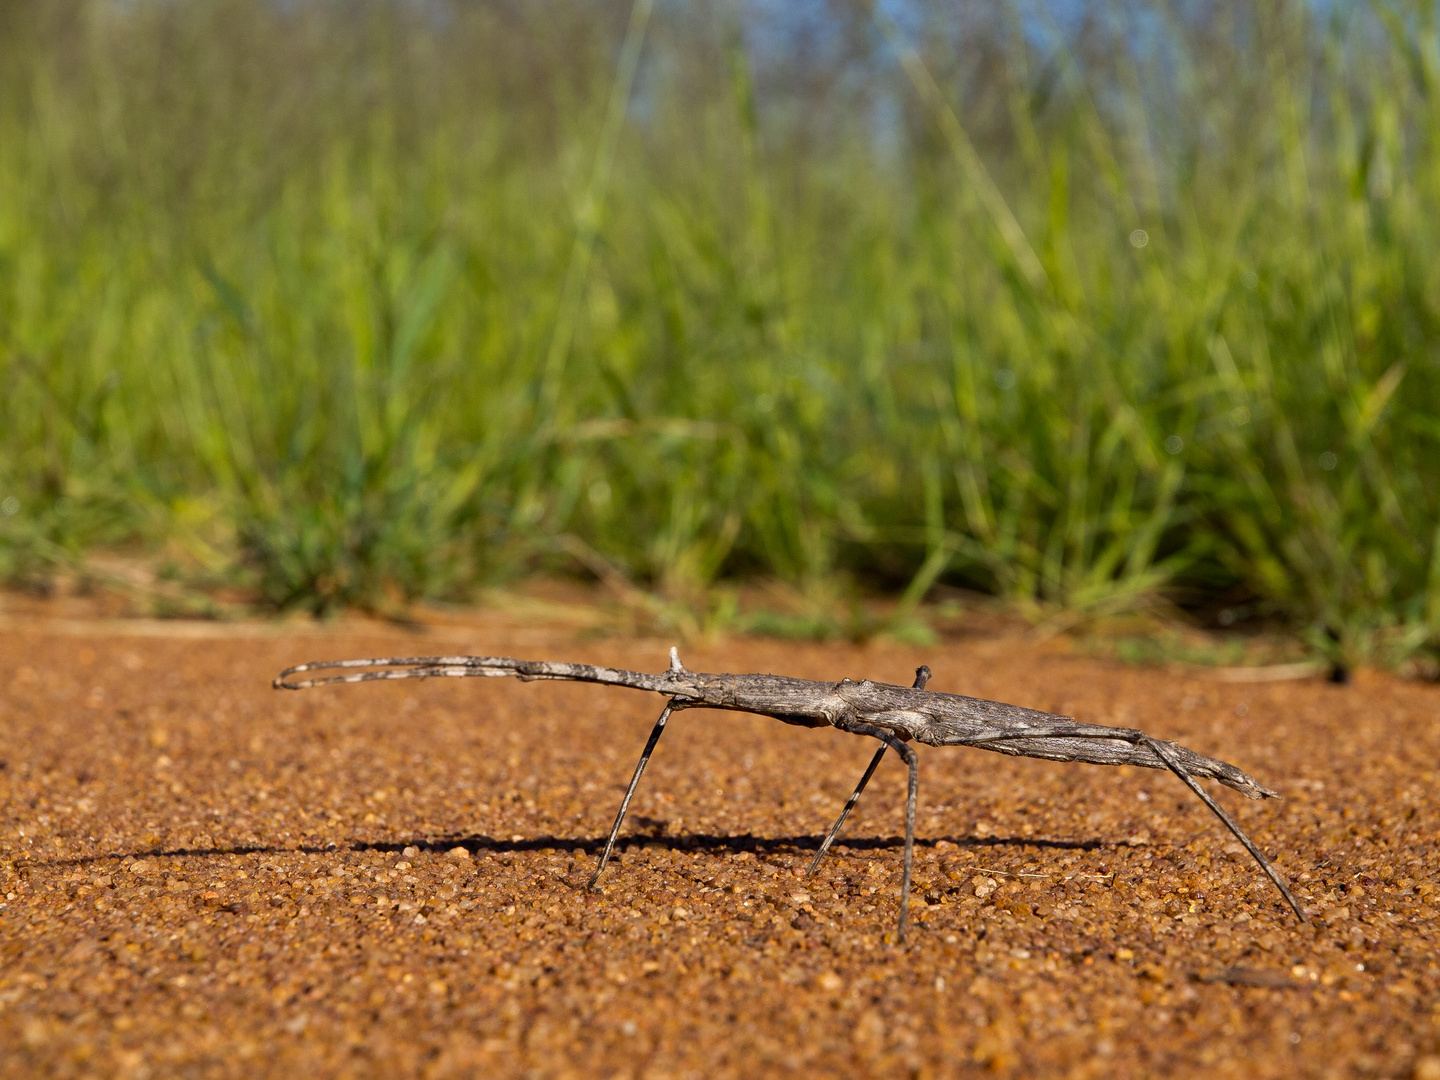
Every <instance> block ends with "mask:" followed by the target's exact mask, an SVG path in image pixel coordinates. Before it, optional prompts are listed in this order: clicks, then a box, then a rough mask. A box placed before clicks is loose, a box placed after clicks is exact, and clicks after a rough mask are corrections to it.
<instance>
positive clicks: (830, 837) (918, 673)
mask: <svg viewBox="0 0 1440 1080" xmlns="http://www.w3.org/2000/svg"><path fill="white" fill-rule="evenodd" d="M929 681H930V668H929V667H927V666H926V665H924V664H921V665H920V666H919V667H918V668H916V669H915V689H916V690H924V689H925V684H926V683H927V682H929ZM886 749H888V748H887V747H886V746H883V745H882V746H881V747H880V749H879V750H876V751H875V756H874V757H873V758H871V759H870V764H869V765H868V766H867V767H866V769H865V775H864V776H862V777H860V782H859V783H858V784H856V785H855V790H854V792H853V793H851V795H850V798H849V800H848V801H847V802H846V803H845V806H844V808H843V809H841V811H840V816H839V817H838V818H836V819H835V824H834V825H831V826H830V831H829V832H828V833H826V834H825V839H824V840H822V841H821V842H820V850H819V851H817V852H816V853H815V858H813V859H811V860H810V869H808V870H806V871H805V876H806V877H807V878H808V877H809V876H810V875H811V874H813V873H815V868H816V867H818V866H819V865H820V860H821V859H823V858H825V853H826V852H827V851H829V850H830V845H831V844H833V843H835V837H837V836H839V835H840V827H841V826H842V825H844V824H845V819H846V818H847V817H849V816H850V811H851V810H854V809H855V804H856V803H857V802H859V801H860V793H861V792H862V791H864V790H865V785H866V784H868V783H870V777H872V776H874V775H875V770H876V768H877V767H878V766H879V765H880V759H881V758H883V757H884V756H885V751H886Z"/></svg>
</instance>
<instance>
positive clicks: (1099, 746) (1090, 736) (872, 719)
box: [275, 649, 1305, 939]
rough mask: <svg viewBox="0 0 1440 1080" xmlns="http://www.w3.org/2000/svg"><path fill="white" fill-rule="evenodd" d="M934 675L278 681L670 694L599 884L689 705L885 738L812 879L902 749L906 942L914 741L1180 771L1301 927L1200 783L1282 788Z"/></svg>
mask: <svg viewBox="0 0 1440 1080" xmlns="http://www.w3.org/2000/svg"><path fill="white" fill-rule="evenodd" d="M336 668H341V669H345V668H350V669H359V670H355V671H352V672H350V673H348V674H343V675H329V676H322V677H320V678H312V679H306V680H301V681H298V682H297V681H293V680H292V678H291V677H292V676H294V675H298V674H301V673H303V672H309V671H316V670H327V669H328V670H333V669H336ZM929 675H930V669H929V668H924V667H922V668H920V669H919V671H917V672H916V680H915V685H914V686H909V687H907V686H895V685H891V684H888V683H876V682H871V681H869V680H868V679H867V680H865V681H863V682H853V681H851V680H850V679H842V680H841V681H840V682H837V683H828V682H814V681H811V680H808V679H792V678H788V677H786V676H782V675H758V674H757V675H734V674H711V673H706V672H698V671H689V670H687V669H686V668H685V667H684V666H683V665H682V664H681V663H680V658H679V656H678V654H677V653H676V651H675V650H674V649H672V650H671V651H670V669H669V670H668V671H664V672H660V673H655V674H651V673H648V672H640V671H624V670H621V669H618V668H604V667H593V666H590V665H588V664H565V663H553V662H549V661H530V660H515V659H511V658H509V657H499V656H419V657H389V658H382V659H374V660H336V661H323V662H320V663H312V664H301V665H299V666H297V667H292V668H288V669H287V670H286V671H284V672H282V673H281V675H280V677H279V678H277V679H276V680H275V686H276V687H277V688H284V689H290V690H300V689H303V688H305V687H308V686H317V685H323V684H326V683H345V682H369V681H373V680H382V679H426V678H437V677H450V678H493V677H505V676H511V677H515V678H519V679H522V680H526V681H538V680H563V681H567V682H591V683H599V684H602V685H607V686H622V687H627V688H630V689H635V690H649V691H653V692H655V693H658V694H663V695H665V696H666V697H667V698H669V701H668V703H667V704H666V706H665V710H664V712H662V713H661V715H660V719H659V720H658V721H657V722H656V724H655V728H654V730H653V731H652V732H651V735H650V740H649V742H648V744H647V745H646V748H645V751H644V753H643V754H642V756H641V758H640V762H639V764H638V765H637V766H636V769H635V774H634V777H633V778H632V779H631V782H630V788H629V790H628V791H627V792H626V795H625V799H624V801H623V802H622V804H621V807H620V812H619V814H618V815H617V816H616V819H615V825H614V827H613V828H612V830H611V833H610V838H609V842H608V843H607V844H606V847H605V850H604V853H603V854H602V855H601V857H600V862H599V866H598V867H597V868H596V871H595V875H594V877H592V878H591V884H592V885H593V884H594V882H595V880H596V879H597V878H598V877H599V876H600V872H601V871H602V870H603V869H604V867H605V864H606V861H607V860H608V859H609V856H610V852H611V850H612V849H613V847H614V844H615V839H616V837H617V836H618V835H619V831H620V826H621V823H622V822H623V821H624V818H625V813H626V811H627V809H628V807H629V805H630V799H631V797H632V796H633V795H634V792H635V788H636V785H637V784H638V783H639V780H640V776H641V774H642V773H643V771H644V769H645V764H646V762H647V761H648V760H649V758H650V754H651V752H652V751H653V750H654V748H655V745H656V743H658V741H659V739H660V735H661V734H662V733H663V731H664V729H665V724H666V722H667V721H668V719H669V717H670V715H671V714H672V713H673V712H677V711H680V710H683V709H696V708H707V709H723V710H729V711H734V712H747V713H756V714H759V715H762V716H769V717H772V718H774V719H776V720H779V721H781V722H782V723H786V724H795V725H799V726H801V727H812V728H818V727H834V728H838V729H840V730H842V731H847V732H852V733H854V734H860V735H868V736H871V737H872V738H876V739H879V740H880V741H881V743H882V746H881V748H880V750H879V751H877V753H876V755H875V759H874V760H873V761H872V762H871V764H870V767H869V769H867V770H866V773H865V775H864V777H863V778H862V779H861V781H860V784H859V785H858V786H857V788H856V790H855V794H854V795H852V796H851V799H850V801H849V802H848V803H847V804H846V806H845V809H844V811H843V812H842V813H841V815H840V818H839V820H837V821H836V822H835V825H834V826H833V827H832V829H831V830H830V833H829V835H828V836H827V837H826V838H825V841H824V843H823V844H822V845H821V848H820V852H819V854H817V855H816V857H815V861H814V862H813V863H812V864H811V867H810V871H811V872H812V873H813V872H814V870H815V867H816V866H817V865H818V864H819V862H820V859H821V857H822V856H823V855H824V854H825V852H826V851H827V850H828V849H829V847H830V844H831V843H832V842H833V840H834V838H835V836H836V834H837V833H838V832H839V829H840V826H841V825H842V824H843V822H844V820H845V817H846V815H847V814H848V813H849V812H850V809H851V807H853V806H854V805H855V802H856V800H857V799H858V798H859V796H860V793H861V791H863V790H864V788H865V785H866V784H867V783H868V782H869V779H870V776H871V775H872V774H873V772H874V770H875V768H876V766H877V765H878V764H879V763H880V759H881V758H882V757H883V756H884V753H885V749H886V748H889V749H892V750H894V751H895V752H896V753H897V754H899V755H900V757H901V758H902V759H903V760H904V761H905V763H906V765H907V766H908V767H909V770H910V785H909V792H908V798H907V803H906V837H905V872H904V878H903V885H902V887H901V909H900V937H901V938H902V939H903V937H904V934H905V926H906V922H907V918H908V901H909V893H910V877H911V863H912V860H913V850H914V821H915V800H916V784H917V759H916V756H915V752H914V750H913V749H911V748H910V747H909V746H908V745H907V744H908V743H910V742H919V743H924V744H926V745H929V746H972V747H977V748H979V749H984V750H993V751H996V752H999V753H1002V754H1014V755H1022V756H1025V757H1037V758H1046V759H1049V760H1052V761H1081V762H1089V763H1092V764H1097V765H1138V766H1142V767H1145V768H1151V769H1168V770H1170V771H1171V772H1173V773H1175V774H1176V775H1177V776H1179V777H1180V779H1181V780H1183V781H1184V782H1185V784H1186V785H1187V786H1188V787H1189V788H1190V789H1191V790H1192V791H1193V792H1194V793H1195V794H1196V795H1198V796H1199V797H1200V798H1201V799H1202V800H1203V801H1204V802H1205V804H1206V805H1207V806H1209V808H1210V809H1211V810H1212V811H1213V812H1214V813H1215V814H1216V815H1217V816H1218V817H1219V818H1220V819H1221V821H1222V822H1224V823H1225V825H1226V827H1227V828H1228V829H1230V831H1231V832H1232V833H1234V834H1235V836H1236V837H1237V838H1238V839H1239V840H1240V841H1241V843H1242V844H1244V845H1245V848H1246V850H1248V851H1249V852H1250V854H1251V855H1252V856H1253V857H1254V858H1255V860H1256V862H1257V863H1258V864H1259V865H1260V868H1261V869H1262V870H1263V871H1264V872H1265V874H1266V876H1267V877H1269V878H1270V880H1271V881H1272V882H1274V884H1275V886H1276V887H1277V888H1278V889H1279V890H1280V892H1281V893H1282V895H1283V896H1284V897H1285V899H1286V901H1287V902H1288V903H1289V904H1290V907H1291V908H1292V909H1293V910H1294V911H1295V914H1296V915H1297V916H1298V917H1299V918H1300V919H1301V920H1302V921H1303V920H1305V915H1304V912H1303V911H1302V910H1301V908H1300V905H1299V904H1298V903H1297V902H1296V900H1295V898H1294V896H1292V895H1291V893H1290V890H1289V888H1288V887H1287V886H1286V885H1285V882H1284V881H1283V880H1282V879H1281V878H1280V876H1279V874H1277V873H1276V872H1275V870H1274V868H1273V867H1272V866H1271V865H1270V863H1269V861H1268V860H1267V859H1266V858H1265V857H1264V856H1263V855H1262V854H1261V853H1260V851H1259V849H1258V848H1256V847H1255V845H1254V844H1253V843H1252V842H1251V840H1250V838H1249V837H1248V836H1246V835H1245V834H1244V832H1242V831H1241V829H1240V827H1239V826H1238V825H1236V824H1235V822H1234V821H1233V820H1232V819H1231V818H1230V816H1229V815H1228V814H1226V813H1225V811H1224V810H1223V809H1222V808H1221V807H1220V805H1219V804H1218V803H1216V802H1215V801H1214V799H1213V798H1211V797H1210V795H1209V794H1208V793H1207V792H1206V791H1205V789H1204V788H1202V787H1201V786H1200V785H1199V784H1198V783H1197V782H1196V780H1195V777H1207V778H1210V779H1214V780H1218V781H1219V782H1220V783H1222V784H1224V785H1226V786H1227V787H1230V788H1233V789H1235V790H1236V791H1239V792H1241V793H1242V794H1244V795H1246V796H1247V797H1249V798H1252V799H1265V798H1275V797H1277V796H1276V793H1275V792H1273V791H1271V790H1270V789H1269V788H1267V787H1264V786H1262V785H1261V784H1259V783H1257V782H1256V781H1255V779H1254V778H1253V777H1251V776H1249V775H1248V774H1247V773H1245V772H1243V771H1241V770H1240V769H1238V768H1236V767H1235V766H1234V765H1230V764H1228V763H1227V762H1224V761H1220V760H1218V759H1216V758H1210V757H1206V756H1204V755H1202V754H1197V753H1195V752H1194V751H1192V750H1188V749H1186V748H1185V747H1183V746H1179V745H1177V744H1175V743H1169V742H1161V741H1159V740H1156V739H1153V738H1151V737H1150V736H1149V735H1146V734H1145V733H1144V732H1142V731H1138V730H1136V729H1133V728H1115V727H1107V726H1104V725H1101V724H1085V723H1080V722H1077V721H1075V720H1073V719H1071V718H1070V717H1068V716H1057V715H1054V714H1052V713H1045V712H1038V711H1036V710H1033V709H1024V708H1020V707H1019V706H1016V705H1007V704H1004V703H1002V702H998V701H985V700H982V699H979V698H970V697H963V696H961V695H958V694H940V693H935V692H933V691H929V690H926V689H924V686H925V681H926V680H927V679H928V678H929Z"/></svg>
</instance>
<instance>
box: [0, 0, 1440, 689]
mask: <svg viewBox="0 0 1440 1080" xmlns="http://www.w3.org/2000/svg"><path fill="white" fill-rule="evenodd" d="M1437 40H1440V39H1437V28H1436V8H1435V5H1434V4H1433V3H1432V2H1429V0H1416V2H1414V3H1410V2H1404V0H1396V2H1379V0H1377V2H1374V3H1348V2H1343V0H1342V2H1337V3H1327V4H1323V5H1321V4H1313V3H1295V2H1280V3H1269V2H1265V3H1260V2H1256V3H1253V4H1247V3H1235V4H1214V3H1182V2H1176V3H1169V4H1167V3H1164V2H1161V0H1156V2H1147V3H1136V2H1127V0H1115V2H1113V3H1108V4H1095V5H1068V4H1055V3H1050V4H1043V3H1042V4H1032V3H1026V2H1022V0H1010V2H1007V3H999V4H991V3H978V2H976V3H930V2H926V0H912V2H904V3H900V2H892V3H890V4H888V5H885V4H882V5H881V7H880V9H879V10H878V11H875V10H872V9H871V8H870V6H869V5H868V4H865V3H860V2H848V3H847V2H840V0H835V2H830V3H825V2H821V0H814V2H807V3H804V4H798V5H765V4H759V3H748V4H747V3H741V2H738V0H733V2H722V0H716V2H713V3H706V2H702V0H694V2H690V0H685V2H681V0H676V2H673V3H671V2H662V3H659V4H658V5H654V6H653V7H652V6H651V4H650V3H648V0H636V2H634V3H632V2H630V0H626V2H623V3H621V2H604V0H593V2H587V3H582V4H577V3H573V2H568V0H533V2H523V0H512V2H494V3H480V2H464V0H450V2H442V0H434V2H423V0H411V2H403V0H393V2H384V3H382V2H370V3H365V2H358V0H357V2H339V0H308V2H307V0H288V2H284V3H281V2H278V0H277V2H269V3H266V2H261V0H189V2H181V0H174V2H161V0H123V2H122V0H3V2H0V577H3V578H6V579H9V580H10V581H12V582H18V583H25V582H31V583H34V582H39V581H43V580H44V579H45V578H46V576H47V575H49V574H53V573H54V572H55V571H56V569H57V568H59V567H64V566H71V567H73V566H75V565H77V564H78V563H80V562H81V561H82V560H83V559H84V556H85V553H86V552H87V551H94V550H97V549H100V548H107V549H110V548H116V547H120V548H126V549H134V550H137V551H144V552H150V553H155V554H156V557H160V556H161V554H162V553H165V552H169V553H171V555H172V556H173V555H174V553H176V552H179V553H182V554H183V558H181V559H179V563H178V564H177V565H179V566H181V570H177V572H184V573H195V574H200V575H201V576H204V575H209V579H210V580H217V581H231V582H238V583H242V584H244V585H246V587H248V588H251V589H253V590H256V591H257V595H259V596H261V597H263V599H264V602H265V603H266V604H269V605H274V606H277V607H285V606H296V605H298V606H304V607H308V608H311V609H314V610H316V611H326V610H331V609H335V608H338V607H344V606H352V605H358V606H361V607H369V608H372V609H375V608H380V609H384V608H385V607H386V605H390V606H392V607H393V606H394V605H396V604H403V603H405V602H406V601H408V600H412V599H418V598H432V599H433V598H438V599H452V600H461V599H463V598H464V597H465V596H467V595H469V594H470V593H472V592H473V590H475V589H476V588H478V587H481V586H485V585H490V584H495V583H503V582H513V581H515V580H517V579H519V578H522V577H524V576H525V575H528V574H534V573H537V572H539V573H544V572H555V571H562V572H564V571H567V570H569V571H572V572H573V570H574V569H575V568H577V567H583V568H587V569H588V570H589V571H591V572H598V573H601V574H602V575H609V576H611V577H613V578H614V579H615V580H620V579H622V578H623V579H624V580H625V581H627V582H629V583H630V584H632V585H633V586H634V587H635V588H636V589H638V590H640V591H642V592H643V593H645V594H646V595H648V596H650V597H653V598H655V600H656V602H657V604H658V605H660V607H659V608H658V609H657V610H663V611H671V612H676V611H679V612H686V613H688V616H687V617H688V618H690V619H691V620H693V623H694V625H702V626H710V625H722V624H724V623H725V621H726V620H727V619H733V618H735V617H736V615H735V610H734V604H733V592H732V591H731V590H732V589H733V587H734V586H735V585H736V584H737V583H742V582H748V581H756V580H778V581H780V582H784V583H786V584H787V586H788V587H790V588H792V589H793V591H794V592H795V593H796V594H797V595H801V596H812V597H817V598H821V600H824V598H827V597H828V598H834V597H844V596H848V595H853V594H855V593H856V592H857V591H859V592H867V593H871V594H877V595H889V596H892V597H899V598H900V600H901V610H902V611H911V610H913V609H914V605H915V604H916V602H917V601H918V600H920V598H922V597H923V596H925V595H926V594H927V592H929V591H930V590H931V589H932V587H933V586H935V585H936V584H937V583H938V584H941V585H946V584H948V585H953V586H960V587H963V588H968V589H976V590H980V591H983V592H987V593H990V594H993V595H996V596H999V597H1002V598H1004V599H1005V600H1006V601H1008V602H1010V603H1011V604H1013V605H1015V606H1016V607H1017V608H1018V609H1019V610H1021V611H1023V612H1025V613H1026V614H1027V615H1028V616H1029V617H1031V618H1033V619H1037V620H1042V619H1050V620H1054V619H1060V620H1079V619H1084V618H1087V617H1090V616H1094V615H1097V614H1105V613H1114V612H1121V611H1125V610H1127V609H1130V608H1133V607H1136V606H1143V605H1144V604H1147V603H1151V602H1153V601H1154V599H1155V598H1156V597H1162V598H1166V599H1167V600H1168V601H1170V602H1178V603H1179V604H1181V605H1182V606H1185V607H1189V608H1191V609H1193V610H1194V611H1196V612H1197V613H1198V614H1197V617H1209V615H1208V614H1207V612H1208V613H1211V614H1213V611H1214V610H1216V609H1219V608H1220V607H1221V605H1222V604H1223V605H1224V607H1223V610H1224V612H1225V613H1226V614H1227V616H1228V617H1229V618H1232V619H1233V618H1234V617H1235V615H1234V613H1236V612H1239V613H1240V614H1241V616H1244V615H1247V614H1259V615H1263V616H1265V617H1266V618H1269V619H1272V620H1274V619H1279V620H1283V621H1284V623H1285V625H1287V626H1289V627H1290V628H1291V629H1292V630H1293V631H1295V632H1296V633H1298V634H1300V635H1303V636H1304V637H1305V638H1306V640H1308V641H1309V642H1310V643H1311V647H1312V648H1314V649H1316V650H1318V651H1320V652H1321V653H1323V654H1325V655H1327V656H1330V657H1331V658H1332V659H1335V660H1337V661H1340V662H1345V663H1354V662H1379V663H1388V664H1396V663H1401V662H1404V661H1406V660H1407V659H1413V658H1415V657H1417V656H1424V655H1426V653H1427V651H1428V653H1430V654H1431V655H1433V654H1434V653H1435V652H1436V651H1437V649H1440V46H1437ZM167 557H169V556H167ZM187 567H188V569H185V568H187ZM727 597H729V598H731V599H730V600H727V599H726V598H727ZM817 603H819V601H817ZM821 606H823V604H822V605H821Z"/></svg>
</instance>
